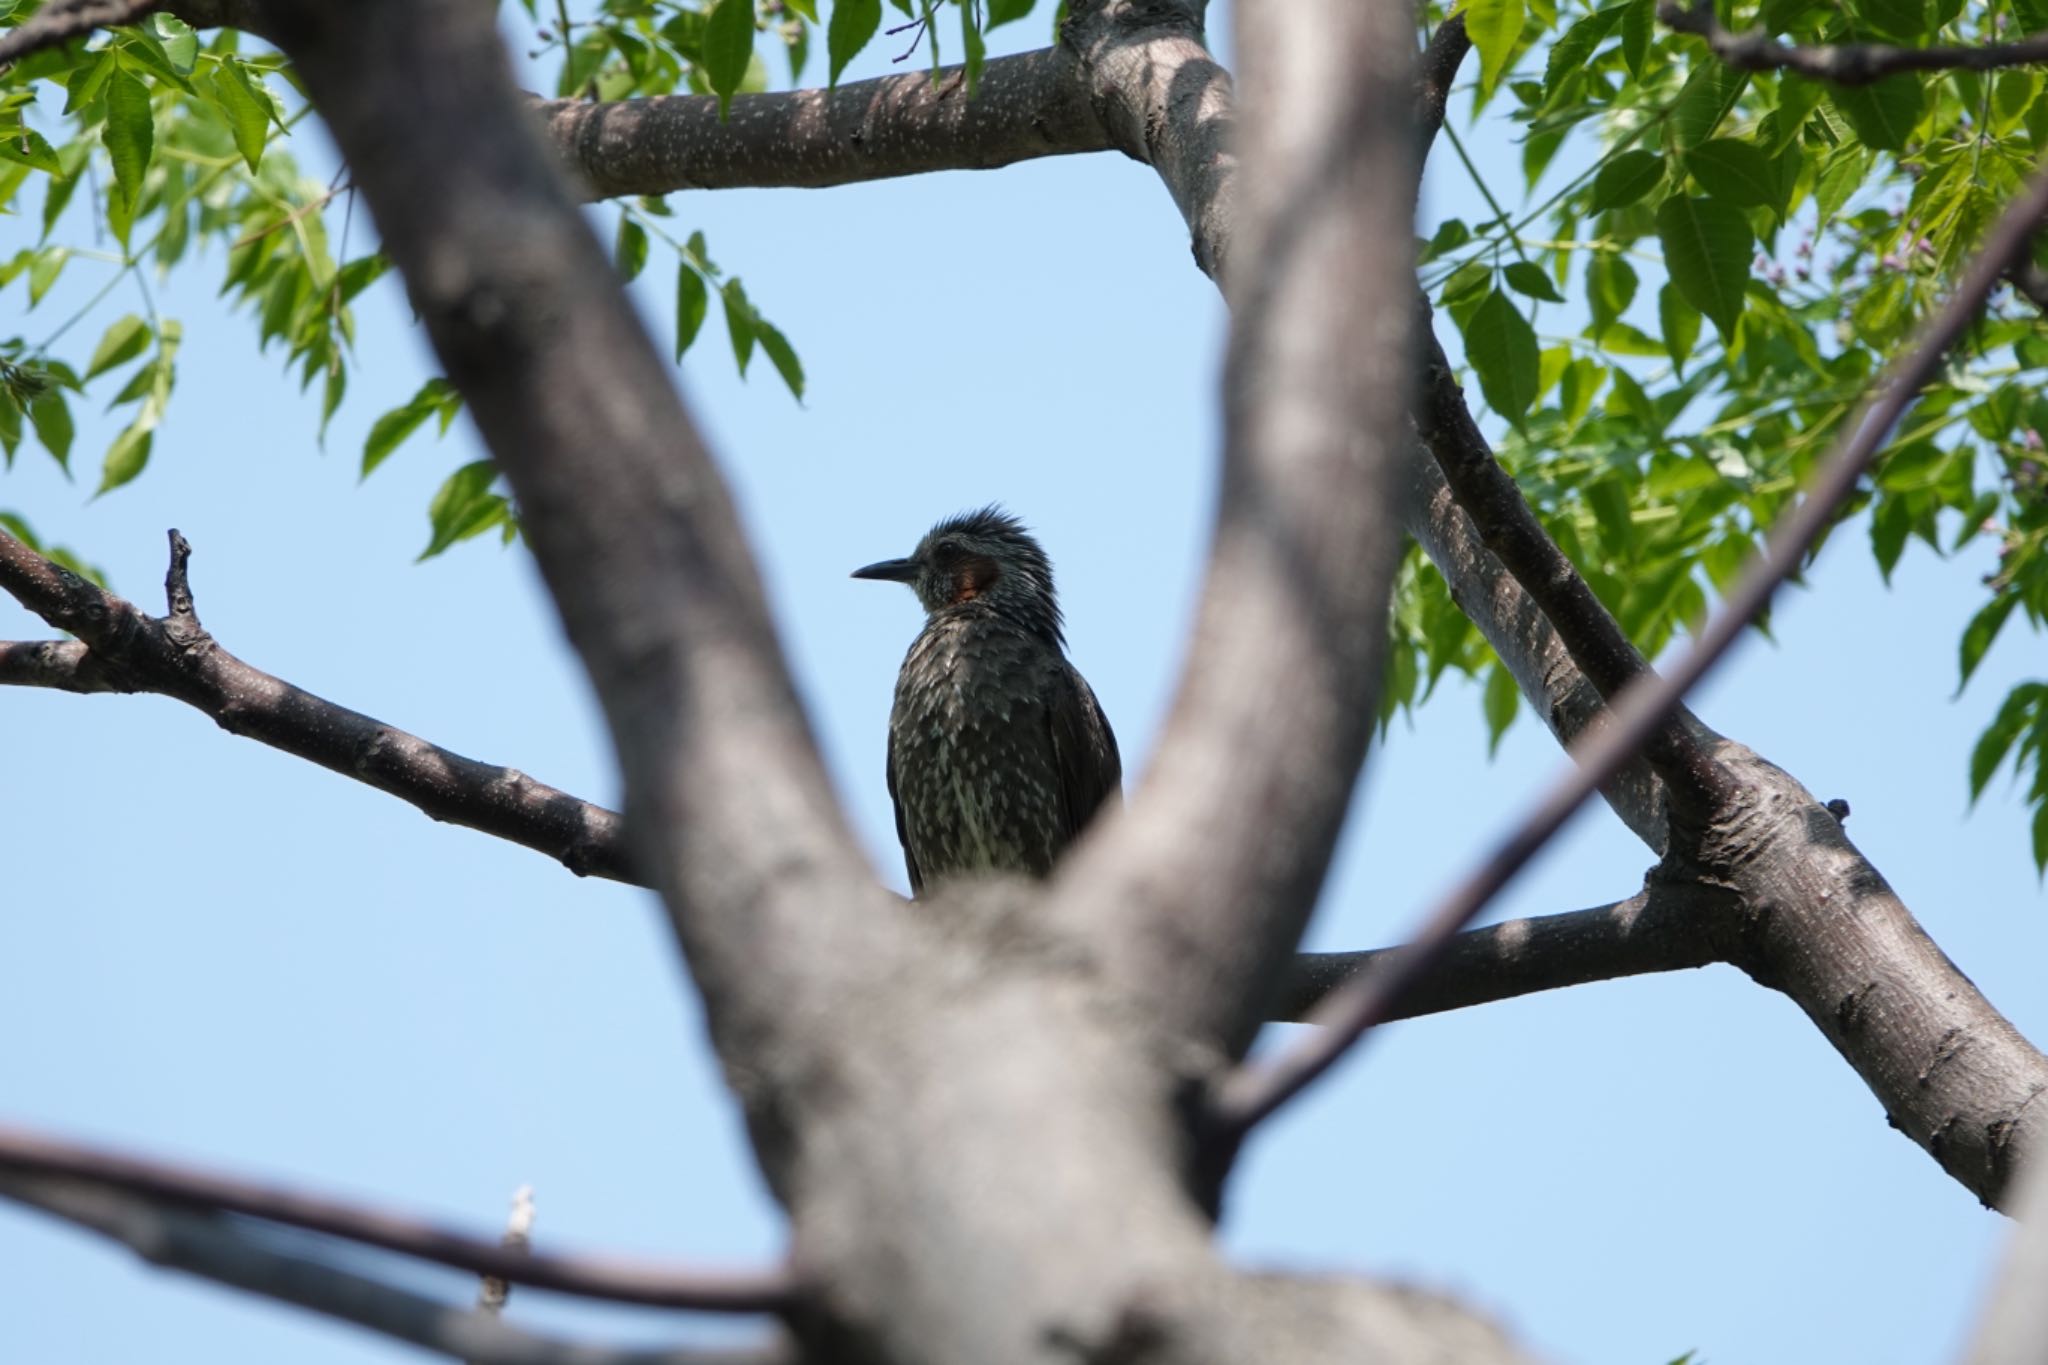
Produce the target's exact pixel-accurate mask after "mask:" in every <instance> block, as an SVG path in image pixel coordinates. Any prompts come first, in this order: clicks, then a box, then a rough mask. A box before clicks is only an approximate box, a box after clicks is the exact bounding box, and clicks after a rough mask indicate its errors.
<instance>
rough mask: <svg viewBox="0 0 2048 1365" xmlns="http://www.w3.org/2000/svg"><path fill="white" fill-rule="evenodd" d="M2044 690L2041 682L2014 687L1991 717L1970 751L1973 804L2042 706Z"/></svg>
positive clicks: (2047, 689)
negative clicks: (2035, 709) (2038, 708)
mask: <svg viewBox="0 0 2048 1365" xmlns="http://www.w3.org/2000/svg"><path fill="white" fill-rule="evenodd" d="M2044 691H2048V688H2044V687H2043V685H2042V684H2040V683H2022V684H2020V685H2019V686H2018V687H2015V688H2014V689H2013V690H2012V691H2011V692H2010V693H2009V694H2007V696H2006V699H2005V701H2004V703H2003V704H2002V705H2000V706H1999V708H1998V714H1997V715H1996V716H1994V717H1993V718H1992V721H1991V724H1989V725H1988V726H1986V727H1985V728H1984V733H1983V734H1981V735H1979V736H1977V743H1976V745H1975V747H1973V748H1972V749H1971V750H1970V804H1971V805H1973V806H1974V805H1976V804H1977V798H1978V797H1980V796H1982V795H1983V794H1984V788H1985V787H1986V786H1987V785H1988V784H1989V783H1990V781H1991V777H1992V774H1994V773H1996V772H1997V771H1998V765H1999V764H2000V763H2002V762H2004V761H2005V755H2006V753H2007V752H2008V751H2009V750H2010V749H2011V748H2012V745H2013V741H2014V740H2016V739H2018V738H2019V735H2020V731H2022V730H2024V729H2026V728H2027V725H2028V723H2029V722H2030V721H2031V720H2032V719H2033V711H2034V708H2035V707H2036V705H2038V704H2039V701H2040V699H2041V696H2042V694H2043V692H2044Z"/></svg>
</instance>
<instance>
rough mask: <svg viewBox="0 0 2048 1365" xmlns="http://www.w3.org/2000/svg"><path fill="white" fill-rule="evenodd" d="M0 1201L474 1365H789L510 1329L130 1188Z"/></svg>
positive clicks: (3, 1189) (25, 1183) (760, 1357)
mask: <svg viewBox="0 0 2048 1365" xmlns="http://www.w3.org/2000/svg"><path fill="white" fill-rule="evenodd" d="M0 1198H5V1199H11V1200H13V1201H14V1202H16V1203H19V1204H24V1205H27V1206H28V1207H30V1208H34V1209H38V1210H40V1211H42V1212H44V1213H47V1214H50V1215H52V1216H53V1217H56V1218H59V1219H61V1220H63V1221H64V1222H67V1223H71V1224H73V1225H75V1226H77V1227H82V1228H85V1229H88V1230H89V1231H92V1232H96V1233H98V1234H100V1235H101V1236H102V1237H106V1238H108V1239H109V1240H111V1241H114V1242H117V1243H120V1244H121V1245H123V1246H125V1247H127V1248H128V1249H129V1250H131V1251H133V1252H134V1253H135V1254H136V1255H137V1256H139V1257H140V1258H142V1259H143V1260H145V1261H148V1262H150V1263H152V1264H154V1265H159V1266H163V1267H166V1268H168V1269H172V1270H182V1271H184V1272H186V1273H187V1274H190V1275H196V1276H199V1277H201V1278H202V1279H208V1280H213V1281H215V1282H216V1283H220V1284H225V1285H231V1286H233V1287H234V1288H237V1289H241V1290H245V1291H247V1292H249V1293H252V1294H258V1295H261V1296H263V1297H265V1298H270V1299H276V1300H279V1301H280V1302H283V1303H289V1304H294V1305H296V1306H298V1307H300V1308H305V1309H310V1310H311V1311H313V1312H315V1313H320V1314H323V1315H325V1316H327V1317H331V1318H336V1319H339V1320H340V1321H343V1322H349V1323H353V1324H355V1325H356V1326H358V1327H364V1328H368V1329H369V1330H370V1331H373V1332H378V1333H381V1334H382V1335H384V1336H388V1337H395V1338H396V1339H398V1340H400V1341H405V1342H410V1343H411V1344H413V1345H415V1346H419V1347H422V1348H424V1349H426V1350H429V1351H436V1352H439V1353H440V1354H442V1355H447V1356H452V1357H454V1358H455V1359H457V1360H465V1361H470V1362H474V1363H475V1365H788V1363H789V1362H792V1361H793V1359H794V1357H793V1356H792V1354H791V1353H790V1351H789V1350H788V1349H787V1348H786V1347H785V1346H783V1345H781V1344H779V1343H778V1344H773V1345H766V1346H762V1347H758V1348H742V1349H737V1350H702V1351H699V1350H691V1349H689V1348H663V1349H652V1350H650V1349H646V1348H632V1347H607V1346H599V1345H594V1344H590V1343H585V1342H569V1341H563V1340H560V1339H557V1338H552V1337H546V1336H540V1335H536V1334H534V1333H531V1332H526V1331H521V1330H519V1329H517V1328H513V1327H508V1326H506V1325H505V1324H504V1322H502V1321H500V1320H499V1319H498V1318H496V1317H494V1316H492V1315H489V1314H484V1313H478V1312H474V1311H466V1310H463V1309H458V1308H454V1307H451V1306H450V1305H448V1304H445V1303H442V1302H440V1301H439V1300H436V1299H430V1298H426V1297H423V1296H421V1295H418V1294H413V1293H411V1292H409V1291H406V1290H403V1289H399V1288H397V1287H395V1286H393V1285H389V1284H385V1283H384V1282H383V1281H381V1280H376V1279H372V1278H370V1277H368V1276H365V1275H359V1274H357V1273H355V1272H354V1271H350V1270H345V1269H342V1268H341V1267H339V1266H334V1265H329V1264H327V1263H326V1262H324V1261H321V1260H319V1259H317V1258H314V1257H311V1256H305V1255H301V1254H299V1253H297V1252H293V1251H287V1250H284V1249H282V1248H279V1247H272V1246H266V1245H264V1244H263V1242H262V1241H261V1240H259V1238H258V1237H257V1236H256V1235H255V1234H254V1233H253V1231H252V1230H249V1229H246V1228H244V1227H242V1226H240V1225H237V1224H235V1223H233V1222H231V1221H230V1220H228V1219H227V1218H225V1217H223V1216H222V1215H220V1214H217V1213H210V1212H204V1211H199V1210H194V1209H188V1208H179V1207H177V1206H175V1205H169V1204H165V1203H163V1202H161V1201H158V1200H155V1199H151V1198H148V1197H147V1196H142V1195H137V1194H134V1193H132V1192H129V1191H124V1190H119V1189H115V1188H111V1187H108V1186H105V1185H95V1184H90V1183H82V1182H78V1181H72V1180H65V1179H61V1178H51V1177H44V1176H26V1175H19V1174H0Z"/></svg>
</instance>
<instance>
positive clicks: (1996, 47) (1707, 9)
mask: <svg viewBox="0 0 2048 1365" xmlns="http://www.w3.org/2000/svg"><path fill="white" fill-rule="evenodd" d="M1657 17H1658V18H1659V19H1661V20H1663V21H1664V23H1665V24H1667V25H1668V26H1670V27H1671V28H1672V29H1673V30H1675V31H1677V32H1679V33H1691V34H1695V35H1697V36H1698V37H1701V38H1704V39H1705V40H1706V43H1707V46H1708V47H1709V48H1710V49H1712V51H1713V53H1714V55H1715V56H1716V57H1718V58H1719V59H1720V60H1721V61H1722V62H1724V63H1725V64H1727V65H1728V66H1731V67H1733V68H1735V69H1736V70H1737V71H1772V70H1783V71H1792V72H1796V73H1798V74H1799V75H1801V76H1810V77H1812V78H1813V79H1815V80H1821V81H1829V82H1831V83H1833V84H1835V85H1869V84H1870V83H1871V82H1873V81H1881V80H1883V79H1884V78H1885V77H1886V76H1892V75H1896V74H1898V73H1899V72H1901V71H1996V70H1998V69H2000V68H2002V67H2008V66H2035V65H2038V64H2040V63H2042V62H2048V33H2036V34H2034V35H2032V36H2031V37H2027V38H2022V39H2021V40H2020V41H2019V42H2016V43H1987V44H1985V45H1984V46H1982V47H1892V46H1890V45H1889V44H1886V43H1845V44H1823V45H1820V46H1815V47H1794V46H1791V45H1790V44H1786V43H1781V42H1779V41H1778V40H1777V39H1775V38H1773V37H1771V35H1770V34H1769V33H1766V32H1765V31H1763V30H1762V29H1752V30H1750V31H1749V32H1747V33H1731V32H1729V31H1728V30H1727V29H1725V28H1723V27H1721V22H1720V20H1718V19H1716V18H1715V17H1714V7H1713V5H1712V4H1711V3H1707V2H1706V0H1700V2H1699V3H1694V4H1682V3H1680V0H1658V4H1657Z"/></svg>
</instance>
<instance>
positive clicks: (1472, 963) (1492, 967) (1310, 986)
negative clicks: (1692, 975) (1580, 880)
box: [1273, 882, 1739, 1023]
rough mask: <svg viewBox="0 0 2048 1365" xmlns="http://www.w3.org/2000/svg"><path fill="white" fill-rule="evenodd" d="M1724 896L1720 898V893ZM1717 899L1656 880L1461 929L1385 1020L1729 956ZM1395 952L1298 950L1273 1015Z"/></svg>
mask: <svg viewBox="0 0 2048 1365" xmlns="http://www.w3.org/2000/svg"><path fill="white" fill-rule="evenodd" d="M1723 899H1725V897H1724V898H1723ZM1719 904H1720V902H1719V901H1717V900H1715V898H1714V897H1713V896H1712V894H1711V893H1709V892H1708V891H1707V890H1705V889H1704V888H1702V887H1695V886H1689V885H1679V884H1671V883H1663V882H1656V883H1653V884H1652V885H1651V886H1649V887H1646V888H1645V889H1644V890H1642V891H1639V892H1637V893H1636V894H1635V895H1633V896H1631V897H1629V898H1628V899H1627V900H1625V901H1616V902H1615V903H1614V904H1612V905H1602V906H1596V907H1594V908H1593V909H1591V910H1574V911H1571V912H1570V913H1568V914H1560V915H1543V916H1540V917H1538V918H1536V919H1513V920H1507V921H1504V922H1503V923H1500V924H1491V925H1488V926H1487V927H1486V928H1484V929H1470V930H1467V931H1466V932H1464V933H1462V934H1460V935H1458V937H1457V938H1456V939H1454V940H1453V941H1452V944H1451V947H1450V949H1449V951H1448V952H1446V953H1445V954H1444V956H1443V958H1442V960H1440V961H1439V962H1438V963H1437V964H1436V966H1435V968H1434V969H1432V970H1431V972H1430V974H1429V975H1428V976H1426V977H1424V978H1423V979H1422V981H1421V982H1420V983H1419V984H1418V985H1417V986H1416V987H1415V989H1414V990H1412V991H1409V992H1408V993H1407V994H1406V995H1403V996H1402V997H1400V998H1399V1000H1397V1001H1396V1002H1395V1004H1394V1006H1393V1012H1392V1013H1390V1014H1389V1015H1388V1016H1387V1018H1388V1020H1389V1021H1392V1020H1395V1019H1413V1018H1417V1017H1419V1016H1421V1015H1425V1014H1441V1013H1444V1012H1446V1011H1448V1010H1461V1009H1469V1008H1470V1007H1472V1006H1474V1005H1489V1004H1492V1003H1494V1002H1495V1001H1498V1000H1513V999H1515V998H1517V997H1519V996H1524V995H1534V994H1537V993H1538V992H1541V991H1555V990H1563V989H1565V988H1566V987H1568V986H1584V985H1588V984H1590V983H1592V982H1595V981H1614V980H1618V979H1620V978H1622V977H1627V976H1643V975H1646V974H1649V973H1652V972H1676V971H1685V970H1688V969H1690V968H1694V967H1705V966H1708V965H1710V964H1712V963H1716V962H1729V961H1732V960H1734V958H1735V957H1736V956H1737V954H1738V953H1739V945H1738V944H1737V943H1736V942H1735V940H1734V936H1733V935H1732V934H1730V933H1729V932H1727V930H1728V927H1729V924H1728V920H1727V918H1726V917H1725V916H1722V915H1717V914H1714V913H1713V911H1714V910H1716V909H1718V908H1719ZM1400 951H1401V950H1400V949H1398V948H1371V949H1367V950H1366V951H1364V952H1352V953H1302V954H1300V955H1298V956H1297V957H1296V958H1295V959H1294V971H1293V974H1292V976H1291V977H1290V978H1289V980H1288V983H1287V993H1286V995H1285V997H1284V998H1283V1000H1282V1002H1281V1005H1280V1008H1279V1009H1278V1010H1276V1011H1275V1012H1274V1014H1273V1018H1274V1019H1276V1020H1285V1021H1288V1022H1292V1023H1301V1022H1305V1021H1307V1020H1308V1019H1310V1018H1311V1017H1312V1016H1313V1014H1314V1011H1315V1009H1316V1007H1317V1006H1319V1005H1320V1004H1322V1002H1323V1001H1324V1000H1325V999H1327V998H1328V997H1329V996H1330V995H1331V994H1333V993H1334V992H1335V991H1337V990H1338V989H1340V988H1342V987H1344V986H1347V985H1348V984H1349V983H1351V982H1353V981H1358V980H1370V979H1371V978H1372V977H1373V976H1374V975H1376V974H1378V973H1380V972H1384V971H1385V970H1387V967H1388V965H1389V964H1390V962H1392V961H1393V960H1394V959H1395V958H1397V957H1398V956H1399V954H1400Z"/></svg>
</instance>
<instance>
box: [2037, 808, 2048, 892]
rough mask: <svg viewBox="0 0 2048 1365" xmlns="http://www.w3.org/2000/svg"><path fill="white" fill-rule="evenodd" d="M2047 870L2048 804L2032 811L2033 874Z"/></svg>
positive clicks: (2038, 874)
mask: <svg viewBox="0 0 2048 1365" xmlns="http://www.w3.org/2000/svg"><path fill="white" fill-rule="evenodd" d="M2044 872H2048V805H2044V806H2042V807H2041V808H2040V809H2039V810H2037V811H2035V812H2034V875H2036V876H2040V875H2041V874H2043V873H2044Z"/></svg>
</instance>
